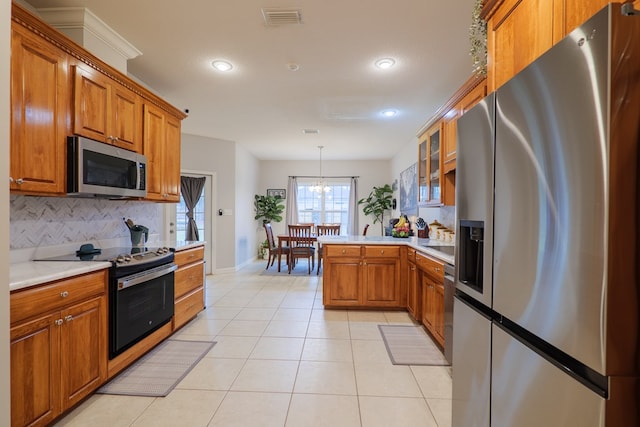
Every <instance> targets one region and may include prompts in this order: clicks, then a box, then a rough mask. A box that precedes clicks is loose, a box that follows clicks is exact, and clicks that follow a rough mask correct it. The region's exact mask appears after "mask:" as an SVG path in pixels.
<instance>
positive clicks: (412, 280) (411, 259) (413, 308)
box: [407, 249, 422, 321]
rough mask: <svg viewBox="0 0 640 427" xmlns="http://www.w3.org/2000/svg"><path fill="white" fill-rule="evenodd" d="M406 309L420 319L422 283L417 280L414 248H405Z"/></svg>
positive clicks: (415, 318) (416, 318)
mask: <svg viewBox="0 0 640 427" xmlns="http://www.w3.org/2000/svg"><path fill="white" fill-rule="evenodd" d="M407 311H408V312H409V314H410V315H411V317H413V318H414V320H418V321H420V320H421V319H422V283H421V282H420V281H419V280H418V268H417V267H416V263H415V250H414V249H408V250H407Z"/></svg>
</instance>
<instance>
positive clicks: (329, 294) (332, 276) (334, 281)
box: [322, 245, 364, 307]
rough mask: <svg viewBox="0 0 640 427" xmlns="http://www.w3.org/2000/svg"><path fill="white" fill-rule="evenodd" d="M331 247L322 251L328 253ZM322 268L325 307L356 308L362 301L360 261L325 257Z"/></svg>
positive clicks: (357, 259)
mask: <svg viewBox="0 0 640 427" xmlns="http://www.w3.org/2000/svg"><path fill="white" fill-rule="evenodd" d="M331 248H332V246H329V245H324V247H323V248H322V250H323V251H324V252H325V253H328V252H330V250H331ZM323 262H324V266H323V267H322V280H323V283H324V287H323V294H322V298H323V304H324V305H325V306H327V307H358V306H361V305H363V304H364V301H363V299H362V260H361V259H360V258H341V257H333V256H327V255H325V258H324V261H323Z"/></svg>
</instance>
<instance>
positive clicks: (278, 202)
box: [253, 194, 284, 224]
mask: <svg viewBox="0 0 640 427" xmlns="http://www.w3.org/2000/svg"><path fill="white" fill-rule="evenodd" d="M253 206H254V207H255V210H256V216H255V219H262V223H263V224H266V223H267V222H271V221H273V222H280V221H282V212H284V205H283V204H282V198H281V197H280V196H262V195H260V194H256V195H255V200H254V202H253Z"/></svg>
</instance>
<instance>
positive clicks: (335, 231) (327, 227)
mask: <svg viewBox="0 0 640 427" xmlns="http://www.w3.org/2000/svg"><path fill="white" fill-rule="evenodd" d="M316 234H317V235H318V237H320V236H338V235H340V224H318V225H317V226H316ZM321 266H322V243H320V241H318V269H317V270H316V276H317V275H318V274H320V267H321Z"/></svg>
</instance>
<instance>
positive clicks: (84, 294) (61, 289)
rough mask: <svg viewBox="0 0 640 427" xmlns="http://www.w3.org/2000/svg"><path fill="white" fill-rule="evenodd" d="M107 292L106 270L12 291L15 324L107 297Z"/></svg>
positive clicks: (11, 309)
mask: <svg viewBox="0 0 640 427" xmlns="http://www.w3.org/2000/svg"><path fill="white" fill-rule="evenodd" d="M106 289H107V270H106V269H105V270H100V271H96V272H94V273H89V274H84V275H81V276H75V277H72V278H70V279H63V280H59V281H57V282H51V283H48V284H44V285H42V286H34V287H30V288H26V289H21V290H18V291H15V292H12V293H11V296H10V306H11V308H10V313H11V314H10V316H11V323H15V322H18V321H21V320H24V319H27V318H29V317H33V316H36V315H38V314H42V313H47V312H51V311H55V310H60V309H62V308H64V307H67V306H69V305H71V304H75V303H77V302H80V301H84V300H86V299H88V298H90V297H92V296H95V295H100V294H103V293H105V292H106Z"/></svg>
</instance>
